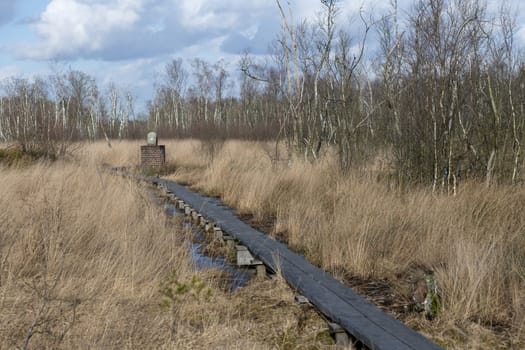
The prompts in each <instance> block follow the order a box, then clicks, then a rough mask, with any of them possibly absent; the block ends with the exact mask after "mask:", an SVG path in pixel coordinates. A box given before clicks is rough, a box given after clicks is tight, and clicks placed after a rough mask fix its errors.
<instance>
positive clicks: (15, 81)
mask: <svg viewBox="0 0 525 350" xmlns="http://www.w3.org/2000/svg"><path fill="white" fill-rule="evenodd" d="M0 90H1V91H2V94H1V95H0V142H16V144H17V145H18V146H19V147H21V148H22V149H23V150H24V151H27V152H36V153H42V154H43V155H45V156H49V157H57V156H60V155H61V154H63V153H64V152H65V151H66V150H67V147H68V145H69V144H70V143H71V142H73V141H78V140H97V139H100V138H106V139H108V140H109V139H112V138H120V139H122V138H134V137H142V136H143V135H144V129H145V128H146V122H145V121H140V120H137V118H135V116H134V101H133V97H132V95H131V93H129V92H127V91H123V90H119V89H118V88H117V87H116V85H114V84H110V85H109V86H108V87H107V88H106V89H105V90H103V91H101V89H100V87H99V86H98V85H97V83H96V82H95V79H94V78H93V77H91V76H89V75H88V74H86V73H83V72H81V71H75V70H69V71H67V72H65V73H57V74H55V75H53V76H49V77H47V78H41V77H36V78H34V79H21V78H11V79H7V80H4V81H3V82H2V83H1V84H0Z"/></svg>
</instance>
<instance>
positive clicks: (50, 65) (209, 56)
mask: <svg viewBox="0 0 525 350" xmlns="http://www.w3.org/2000/svg"><path fill="white" fill-rule="evenodd" d="M398 1H399V5H400V7H404V8H407V7H408V6H409V4H410V3H412V1H411V0H398ZM487 1H488V3H489V7H490V6H492V7H494V6H497V5H498V4H499V3H500V2H501V1H500V0H487ZM510 1H511V3H512V5H514V6H516V5H518V4H519V3H520V0H510ZM281 2H282V3H283V4H284V5H285V4H286V3H289V4H290V7H291V9H292V12H293V16H294V18H295V19H296V21H298V20H299V19H311V20H314V19H315V18H316V16H317V14H318V12H319V9H320V1H319V0H288V1H286V0H282V1H281ZM363 5H364V6H365V9H366V11H368V13H380V12H381V11H386V7H387V6H388V1H387V0H368V1H367V0H364V1H359V0H340V1H339V6H340V9H341V13H340V15H339V18H340V20H342V21H343V22H344V21H348V18H350V17H351V16H352V14H354V15H355V13H357V11H358V10H359V8H360V7H361V6H363ZM518 13H521V12H518ZM524 17H525V16H522V15H521V14H520V15H518V27H519V30H520V32H519V36H520V37H521V38H523V41H524V42H525V18H524ZM280 28H281V24H280V17H279V11H278V8H277V6H276V2H275V0H213V1H212V0H208V1H206V0H0V80H3V79H6V78H8V77H24V78H30V77H32V76H34V75H42V76H46V75H49V74H52V73H53V72H56V71H63V70H66V69H69V68H71V69H74V70H81V71H83V72H85V73H88V74H90V75H92V76H94V77H95V78H96V79H97V81H98V83H99V85H100V86H106V85H108V84H109V83H110V82H114V83H116V84H117V85H118V86H119V87H121V88H123V89H128V90H130V91H131V92H132V94H133V95H134V96H135V99H136V101H137V103H138V108H139V109H141V108H144V106H145V103H146V101H147V100H148V99H152V98H153V93H154V86H155V83H156V82H158V81H159V79H160V77H161V75H162V74H163V71H164V67H165V65H166V64H167V63H168V62H170V61H171V60H173V59H176V58H179V57H180V58H183V59H185V60H190V59H192V58H196V57H198V58H202V59H205V60H208V61H210V62H216V61H218V60H220V59H223V60H224V61H225V62H226V63H227V65H228V66H229V69H230V70H231V71H232V74H237V73H235V72H236V69H237V65H236V62H237V61H238V59H239V58H240V56H241V55H242V54H243V53H244V52H246V51H249V52H250V53H251V54H252V55H255V56H260V57H264V56H265V55H267V54H268V47H269V45H270V43H271V42H272V41H274V40H275V39H276V38H277V37H278V33H279V32H280Z"/></svg>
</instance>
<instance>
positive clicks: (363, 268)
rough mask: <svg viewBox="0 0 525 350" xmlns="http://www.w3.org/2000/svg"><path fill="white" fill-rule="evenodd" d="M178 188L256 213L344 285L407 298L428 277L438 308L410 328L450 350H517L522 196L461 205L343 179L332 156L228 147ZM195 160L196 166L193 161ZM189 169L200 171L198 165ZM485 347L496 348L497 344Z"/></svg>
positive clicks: (479, 188) (524, 295) (524, 303)
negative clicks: (385, 287) (377, 287)
mask: <svg viewBox="0 0 525 350" xmlns="http://www.w3.org/2000/svg"><path fill="white" fill-rule="evenodd" d="M182 144H184V142H181V143H180V144H179V145H180V146H177V147H175V148H174V151H175V153H176V154H175V156H174V159H175V161H176V163H177V164H178V165H179V166H180V169H179V171H178V172H177V173H176V175H175V176H174V178H175V179H179V180H180V179H182V180H184V181H190V182H192V183H193V185H194V187H195V188H197V189H200V190H202V191H205V192H208V193H213V194H220V195H221V196H222V198H223V199H224V200H225V202H227V203H229V204H230V205H232V206H235V207H237V208H239V209H240V211H241V212H249V213H252V214H254V215H255V220H260V221H264V220H268V219H269V218H275V227H274V230H273V234H274V235H277V236H278V237H281V238H284V239H286V241H287V242H288V243H289V244H290V246H291V247H292V248H294V249H296V250H297V251H299V252H303V253H304V254H305V255H306V256H307V258H308V259H310V260H311V261H312V262H314V263H317V264H318V265H320V266H322V267H323V268H325V269H327V270H328V271H332V272H334V273H338V274H339V275H341V276H340V277H341V278H344V277H345V276H346V278H352V277H359V278H363V279H371V280H383V281H387V282H388V283H390V284H391V285H392V286H394V288H395V289H397V291H399V292H400V293H401V294H404V295H406V296H407V297H408V298H410V297H411V296H412V292H413V289H414V288H416V287H417V276H418V273H420V272H421V271H433V272H434V273H435V276H436V280H437V283H438V288H439V292H440V294H441V297H442V310H441V313H440V315H439V316H438V318H437V319H436V320H434V321H433V322H426V321H424V320H422V321H421V323H419V322H418V321H416V324H418V326H420V327H424V328H425V331H427V332H429V333H433V335H434V336H435V337H437V338H441V337H443V339H444V340H443V341H444V342H445V343H447V344H449V345H451V344H452V345H451V346H452V347H458V348H476V347H477V346H478V343H477V342H478V341H479V339H480V337H481V338H483V339H484V340H483V341H482V344H484V345H483V347H486V346H488V345H487V344H492V345H494V344H497V345H498V346H500V345H501V346H504V347H517V346H518V347H519V345H516V344H518V343H521V342H522V341H523V331H524V330H525V328H524V324H525V234H524V233H525V216H524V215H523V212H524V210H525V188H523V187H493V188H486V187H485V186H484V185H483V184H477V183H465V184H460V186H461V187H460V188H459V193H458V195H457V196H455V197H453V196H448V195H444V194H432V193H431V192H430V191H429V190H427V189H421V188H414V189H410V190H401V189H397V188H395V186H392V185H391V184H388V183H387V182H385V181H383V180H378V179H379V178H385V176H381V175H384V174H383V172H385V171H386V170H377V169H376V168H375V167H370V168H369V171H364V172H360V174H350V175H346V176H343V175H342V174H340V173H339V172H338V170H337V164H336V162H335V158H334V157H331V156H330V155H327V156H326V157H325V158H323V159H321V160H319V161H318V162H316V163H315V164H311V163H308V162H304V161H301V160H300V159H292V160H290V159H289V160H288V161H279V162H276V161H275V159H273V160H272V159H271V157H269V155H268V152H267V151H266V150H267V149H268V146H267V145H261V144H257V143H250V142H240V141H230V142H227V143H226V144H225V145H224V147H223V148H222V150H221V152H220V153H219V154H217V155H216V156H215V157H214V158H213V161H211V162H208V164H207V166H202V167H201V171H200V172H198V173H195V172H194V171H191V172H188V173H187V172H185V171H184V159H185V158H184V157H187V155H185V156H184V157H182V158H178V157H181V156H180V155H179V154H178V153H177V152H176V150H177V149H180V148H182V146H181V145H182ZM195 158H197V159H201V160H202V159H203V158H204V157H203V156H202V155H199V154H198V153H196V154H195ZM192 162H195V160H193V161H192ZM492 345H491V346H492Z"/></svg>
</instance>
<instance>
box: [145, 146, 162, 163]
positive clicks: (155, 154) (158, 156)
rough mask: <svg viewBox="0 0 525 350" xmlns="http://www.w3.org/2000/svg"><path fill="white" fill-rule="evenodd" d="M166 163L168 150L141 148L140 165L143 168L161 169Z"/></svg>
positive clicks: (155, 147) (158, 147) (160, 147)
mask: <svg viewBox="0 0 525 350" xmlns="http://www.w3.org/2000/svg"><path fill="white" fill-rule="evenodd" d="M165 161H166V148H165V147H164V145H160V146H151V145H147V146H140V165H141V166H143V167H161V166H163V165H164V162H165Z"/></svg>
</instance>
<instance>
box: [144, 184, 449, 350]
mask: <svg viewBox="0 0 525 350" xmlns="http://www.w3.org/2000/svg"><path fill="white" fill-rule="evenodd" d="M143 180H146V181H148V182H150V183H153V184H156V185H158V186H162V187H164V188H167V190H168V191H170V192H171V193H173V194H174V195H175V196H176V197H177V198H178V199H180V200H183V201H184V202H185V203H186V204H188V205H189V206H191V207H192V208H193V209H194V210H196V211H197V212H199V213H200V214H201V215H202V216H203V217H204V218H205V219H206V220H209V221H210V222H214V223H215V225H217V226H219V227H220V228H221V229H222V230H223V231H224V232H225V233H227V234H229V235H231V236H233V237H234V238H235V239H237V240H239V241H240V242H241V243H242V244H243V245H245V246H246V247H248V249H249V250H250V251H251V253H252V254H253V255H254V256H255V257H256V258H257V259H259V260H261V261H262V262H263V263H264V264H265V265H266V266H267V267H268V268H270V269H272V270H274V271H280V273H281V274H282V275H283V277H284V278H285V280H286V281H287V282H288V283H289V284H290V285H291V286H292V287H293V288H294V289H296V290H297V291H298V292H299V293H301V294H302V295H304V296H305V297H306V298H308V300H309V301H310V303H312V304H313V305H314V306H315V307H316V308H317V309H318V310H319V311H320V312H321V313H323V314H324V315H325V316H326V317H327V318H329V319H331V320H332V322H335V323H338V324H339V325H340V326H341V327H342V328H344V329H345V330H346V331H347V332H348V333H349V334H351V335H352V336H353V337H354V338H356V339H357V340H359V341H360V342H362V343H363V344H364V345H365V346H366V347H367V348H369V349H380V350H406V349H412V350H425V349H436V350H437V349H442V348H441V347H440V346H438V345H437V344H435V343H433V342H432V341H430V340H429V339H427V338H425V337H424V336H422V335H421V334H419V333H418V332H416V331H415V330H413V329H411V328H409V327H407V326H406V325H404V324H403V323H402V322H400V321H398V320H396V319H395V318H393V317H391V316H390V315H388V314H386V313H384V312H383V311H381V310H380V309H378V308H377V307H376V306H375V305H373V304H371V303H370V302H368V301H367V300H365V299H363V298H362V297H360V296H359V295H357V294H356V293H355V292H354V291H352V289H350V288H348V287H346V286H345V285H343V284H342V283H341V282H339V281H338V280H336V279H335V278H333V277H332V276H330V275H329V274H327V273H326V272H324V271H323V270H321V269H319V268H317V267H315V266H313V265H312V264H311V263H309V262H308V261H307V260H306V259H305V258H303V257H302V256H300V255H298V254H296V253H294V252H292V251H290V250H289V249H288V247H287V246H286V245H285V244H282V243H280V242H277V241H275V240H274V239H272V238H270V237H269V236H268V235H266V234H263V233H261V232H259V231H257V230H256V229H254V228H252V227H251V226H249V225H247V224H246V223H244V222H243V221H241V220H240V219H239V218H238V217H237V216H235V214H234V212H233V211H232V210H231V209H229V208H226V207H224V206H222V205H220V204H219V203H218V202H217V200H214V199H212V198H208V197H205V196H202V195H200V194H198V193H195V192H192V191H190V190H189V189H187V188H186V187H185V186H182V185H179V184H177V183H175V182H172V181H167V180H163V179H159V178H157V177H145V178H143Z"/></svg>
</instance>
